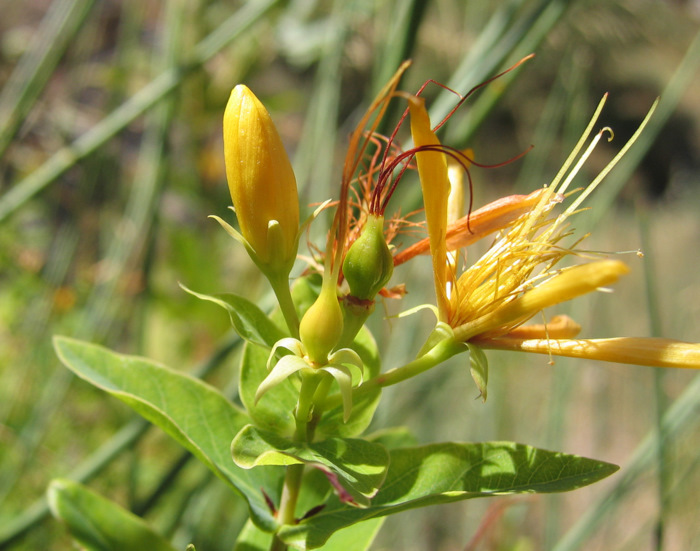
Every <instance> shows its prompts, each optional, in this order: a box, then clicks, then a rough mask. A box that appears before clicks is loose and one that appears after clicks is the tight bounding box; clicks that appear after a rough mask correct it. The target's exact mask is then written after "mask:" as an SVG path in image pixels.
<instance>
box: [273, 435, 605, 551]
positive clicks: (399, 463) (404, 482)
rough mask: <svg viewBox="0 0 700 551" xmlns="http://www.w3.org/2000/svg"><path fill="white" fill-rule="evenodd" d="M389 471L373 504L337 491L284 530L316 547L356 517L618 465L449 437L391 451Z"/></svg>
mask: <svg viewBox="0 0 700 551" xmlns="http://www.w3.org/2000/svg"><path fill="white" fill-rule="evenodd" d="M390 456H391V459H390V463H389V471H388V473H387V477H386V480H385V481H384V484H383V485H382V487H381V489H380V491H379V492H378V493H377V495H376V496H375V497H374V498H373V499H372V502H371V504H370V506H369V507H367V508H365V509H357V508H352V507H348V506H347V505H345V504H343V503H341V502H340V501H339V500H338V499H336V498H335V497H332V498H331V499H330V500H329V501H328V503H327V504H326V507H325V508H324V509H323V510H322V511H320V512H319V513H318V514H316V515H314V516H313V517H311V518H308V519H305V520H302V521H301V522H300V523H298V524H296V525H287V526H283V527H282V528H281V529H280V532H279V536H280V537H281V538H282V539H283V540H284V541H285V542H287V543H288V544H291V545H294V546H296V547H299V548H300V549H315V548H318V547H320V546H321V545H323V544H324V542H325V541H326V540H327V539H328V538H329V537H330V535H331V534H333V533H334V532H336V531H337V530H340V529H342V528H345V527H347V526H350V525H352V524H354V523H356V522H360V521H364V520H368V519H370V518H375V517H381V516H385V515H391V514H395V513H399V512H401V511H405V510H408V509H414V508H418V507H425V506H428V505H436V504H440V503H450V502H454V501H461V500H465V499H471V498H475V497H486V496H494V495H502V494H518V493H550V492H565V491H569V490H574V489H576V488H580V487H582V486H586V485H588V484H592V483H593V482H597V481H598V480H601V479H603V478H605V477H606V476H609V475H611V474H612V473H614V472H615V471H617V469H618V467H617V466H615V465H611V464H609V463H604V462H602V461H597V460H594V459H586V458H583V457H578V456H574V455H567V454H564V453H560V452H551V451H546V450H540V449H537V448H533V447H530V446H525V445H522V444H515V443H513V442H487V443H473V444H470V443H451V442H450V443H443V444H431V445H427V446H419V447H412V448H402V449H397V450H393V451H391V452H390Z"/></svg>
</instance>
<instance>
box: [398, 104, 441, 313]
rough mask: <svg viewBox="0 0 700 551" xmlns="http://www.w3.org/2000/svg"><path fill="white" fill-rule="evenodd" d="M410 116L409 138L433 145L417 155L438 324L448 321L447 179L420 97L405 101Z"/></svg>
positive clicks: (437, 143)
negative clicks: (410, 136) (433, 276)
mask: <svg viewBox="0 0 700 551" xmlns="http://www.w3.org/2000/svg"><path fill="white" fill-rule="evenodd" d="M408 106H409V109H410V113H411V135H412V136H413V142H414V144H415V146H416V147H417V148H421V147H423V148H425V147H426V146H427V147H431V146H433V147H434V148H435V149H434V150H430V151H419V152H418V153H416V164H417V165H418V176H419V177H420V184H421V188H422V190H423V204H424V206H425V219H426V222H427V225H428V236H429V240H430V253H431V255H432V261H433V272H434V274H435V293H436V295H437V306H438V311H439V312H440V319H441V321H446V320H447V319H448V317H449V316H448V311H449V301H448V300H447V294H446V286H447V269H446V262H447V245H446V243H445V236H446V232H447V198H448V196H449V194H450V182H449V180H448V178H447V161H446V160H445V154H444V153H443V152H442V151H440V147H441V146H440V140H438V138H437V136H436V135H435V133H434V132H433V131H432V128H431V126H430V118H429V117H428V112H427V111H426V109H425V100H424V99H423V98H419V97H415V96H411V97H409V100H408Z"/></svg>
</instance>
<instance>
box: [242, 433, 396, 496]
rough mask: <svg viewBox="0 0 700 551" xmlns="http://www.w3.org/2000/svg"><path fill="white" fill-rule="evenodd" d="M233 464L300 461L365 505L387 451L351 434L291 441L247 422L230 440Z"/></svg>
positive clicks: (381, 477)
mask: <svg viewBox="0 0 700 551" xmlns="http://www.w3.org/2000/svg"><path fill="white" fill-rule="evenodd" d="M231 452H232V455H233V460H234V461H235V463H236V465H238V466H239V467H242V468H244V469H252V468H253V467H258V466H262V465H293V464H299V463H304V464H307V465H311V466H313V467H316V468H320V469H321V470H323V471H324V473H325V474H326V476H327V477H328V479H329V481H330V482H331V484H334V483H335V482H336V479H337V483H338V484H339V485H340V486H341V487H342V489H344V490H345V491H347V492H348V493H349V495H350V496H351V497H352V500H353V501H354V502H355V505H367V504H368V503H369V502H368V499H367V498H370V497H372V496H373V495H375V494H376V492H377V490H378V488H379V487H380V486H381V484H382V482H383V481H384V477H385V476H386V470H387V465H388V461H389V454H388V452H387V451H386V448H384V446H382V445H380V444H374V443H372V442H367V441H366V440H359V439H352V438H331V439H329V440H324V441H321V442H313V443H311V444H305V443H301V442H292V441H290V440H287V439H285V438H282V437H280V436H278V435H276V434H274V433H271V432H269V431H264V430H260V429H257V428H255V427H253V426H252V425H249V426H247V427H245V428H244V429H243V430H241V432H239V433H238V434H237V435H236V438H235V439H234V440H233V442H232V444H231Z"/></svg>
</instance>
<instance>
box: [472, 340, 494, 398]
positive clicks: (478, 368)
mask: <svg viewBox="0 0 700 551" xmlns="http://www.w3.org/2000/svg"><path fill="white" fill-rule="evenodd" d="M467 347H468V348H469V370H470V371H471V374H472V379H474V382H475V383H476V386H477V388H478V389H479V396H480V398H481V400H482V402H485V401H486V385H487V384H488V382H489V361H488V358H486V354H484V351H483V349H482V348H480V347H478V346H476V345H473V344H470V343H467Z"/></svg>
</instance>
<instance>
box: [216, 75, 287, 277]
mask: <svg viewBox="0 0 700 551" xmlns="http://www.w3.org/2000/svg"><path fill="white" fill-rule="evenodd" d="M224 154H225V159H226V177H227V178H228V187H229V190H230V191H231V199H232V200H233V207H234V209H235V210H236V216H237V217H238V223H239V225H240V228H241V234H242V235H243V237H244V238H245V239H246V240H247V241H248V243H249V244H250V246H251V248H252V250H253V252H254V253H255V255H256V257H257V259H256V261H257V262H258V263H259V264H260V265H262V266H261V267H263V266H271V267H272V268H280V269H282V268H286V269H291V265H292V264H293V263H294V259H295V258H296V252H297V250H296V249H297V232H298V230H299V200H298V196H297V184H296V179H295V178H294V172H293V171H292V165H291V164H290V162H289V158H288V157H287V154H286V153H285V150H284V146H283V145H282V140H281V139H280V137H279V134H278V133H277V129H276V128H275V125H274V123H273V122H272V119H271V118H270V114H269V113H268V112H267V110H266V109H265V107H264V106H263V104H262V103H260V100H258V98H257V97H255V95H254V94H253V93H252V92H251V91H250V90H249V89H248V87H247V86H244V85H242V84H239V85H238V86H236V87H235V88H234V89H233V90H232V91H231V97H230V98H229V101H228V105H227V106H226V111H225V113H224Z"/></svg>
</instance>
